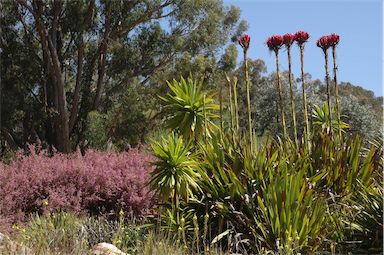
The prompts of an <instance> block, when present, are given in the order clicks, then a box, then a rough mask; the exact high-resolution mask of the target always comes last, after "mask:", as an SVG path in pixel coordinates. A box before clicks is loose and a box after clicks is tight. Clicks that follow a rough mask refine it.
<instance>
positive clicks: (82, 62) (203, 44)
mask: <svg viewBox="0 0 384 255" xmlns="http://www.w3.org/2000/svg"><path fill="white" fill-rule="evenodd" d="M239 18H240V11H239V9H238V8H235V7H226V6H224V4H223V2H222V1H218V0H208V1H192V0H151V1H149V0H146V1H139V0H135V1H106V0H100V1H96V0H90V1H81V0H74V1H63V0H52V1H42V0H14V1H6V2H3V3H2V17H1V20H0V22H1V26H2V34H1V40H0V43H1V48H2V58H1V65H2V66H3V67H4V68H2V70H1V76H2V78H3V79H2V82H3V84H4V88H5V89H3V98H8V100H9V101H10V102H5V101H6V100H4V101H3V106H4V107H2V108H1V109H2V122H3V123H2V124H3V125H2V127H3V129H2V134H3V136H6V137H8V138H9V139H8V141H9V143H13V144H15V145H16V146H19V147H20V146H22V145H24V144H26V143H30V142H35V141H36V140H40V141H42V142H46V143H47V144H48V145H49V146H50V147H51V146H54V147H56V148H57V149H58V150H60V151H63V152H69V151H71V150H72V149H73V148H74V147H76V146H77V145H78V144H79V143H81V142H82V141H84V139H85V138H84V133H85V131H86V129H87V121H86V119H87V115H88V113H89V112H91V111H93V110H97V111H102V112H103V111H107V110H108V109H109V108H110V107H111V102H112V101H111V100H110V99H109V97H110V96H118V95H120V94H122V93H124V91H125V87H126V86H127V85H129V84H130V83H131V81H132V80H134V79H138V80H139V81H140V82H141V83H142V84H144V85H148V84H149V82H148V81H149V80H150V77H151V75H152V74H153V73H155V72H159V71H161V70H163V69H166V68H168V67H169V66H172V65H171V64H174V63H175V61H177V60H178V59H179V58H180V57H181V56H182V55H183V54H184V52H188V53H189V54H191V57H192V58H194V57H195V56H198V55H207V56H208V55H211V56H213V55H214V53H216V52H217V50H218V49H219V48H220V47H222V46H223V45H225V44H226V43H227V42H229V38H231V37H233V36H234V35H236V34H239V33H241V32H242V31H241V29H240V30H239V29H238V25H241V24H242V23H241V22H240V23H239ZM8 103H9V105H8ZM12 121H14V122H16V123H12ZM19 134H20V135H19ZM16 140H20V141H16Z"/></svg>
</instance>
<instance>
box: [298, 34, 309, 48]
mask: <svg viewBox="0 0 384 255" xmlns="http://www.w3.org/2000/svg"><path fill="white" fill-rule="evenodd" d="M308 39H309V34H308V33H307V32H305V31H298V32H296V33H295V41H296V42H297V44H298V45H302V44H303V43H305V42H306V41H308Z"/></svg>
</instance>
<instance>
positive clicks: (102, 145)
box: [85, 111, 109, 150]
mask: <svg viewBox="0 0 384 255" xmlns="http://www.w3.org/2000/svg"><path fill="white" fill-rule="evenodd" d="M85 135H86V138H87V140H88V142H89V146H90V147H92V148H95V149H99V150H105V149H106V147H107V142H108V138H109V137H108V133H107V117H106V116H105V115H104V114H100V113H99V112H96V111H93V112H90V113H89V114H88V129H87V132H86V133H85Z"/></svg>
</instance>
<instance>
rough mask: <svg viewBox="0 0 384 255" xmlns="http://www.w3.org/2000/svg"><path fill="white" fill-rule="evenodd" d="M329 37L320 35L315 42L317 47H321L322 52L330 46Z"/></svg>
mask: <svg viewBox="0 0 384 255" xmlns="http://www.w3.org/2000/svg"><path fill="white" fill-rule="evenodd" d="M329 39H330V38H329V36H327V35H324V36H322V37H320V38H319V40H317V42H316V45H317V47H319V48H322V49H323V51H324V52H325V51H327V49H328V48H329V47H330V46H331V43H330V40H329Z"/></svg>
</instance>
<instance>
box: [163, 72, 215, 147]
mask: <svg viewBox="0 0 384 255" xmlns="http://www.w3.org/2000/svg"><path fill="white" fill-rule="evenodd" d="M167 84H168V87H169V88H170V89H171V91H172V92H173V94H172V95H171V94H168V95H167V96H165V97H161V99H162V100H163V101H164V102H165V103H166V105H165V108H166V109H167V110H169V117H168V120H167V126H168V127H169V128H171V129H172V130H175V131H177V132H179V133H180V134H181V135H183V136H184V137H185V139H197V138H199V137H201V136H202V135H203V134H208V133H211V132H212V130H213V128H214V127H215V125H214V123H213V122H212V119H214V118H217V117H218V116H217V115H216V114H215V113H214V111H215V110H218V109H219V106H218V105H217V104H215V103H214V101H213V96H214V95H213V94H206V93H204V92H203V91H202V86H203V80H200V81H199V82H197V81H194V80H193V79H192V77H190V78H188V79H187V80H185V79H184V78H183V77H181V79H180V82H178V81H176V80H173V82H172V83H170V82H167Z"/></svg>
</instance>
